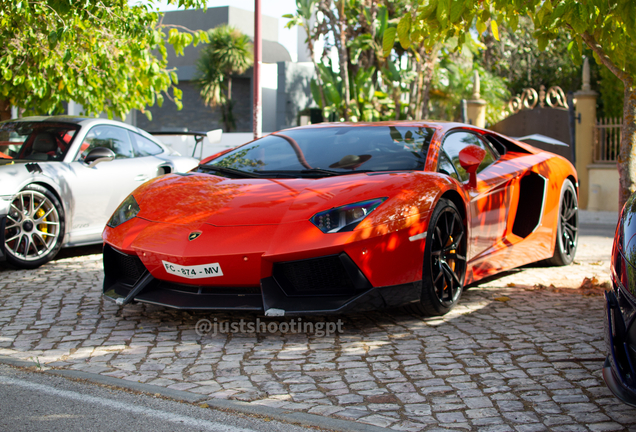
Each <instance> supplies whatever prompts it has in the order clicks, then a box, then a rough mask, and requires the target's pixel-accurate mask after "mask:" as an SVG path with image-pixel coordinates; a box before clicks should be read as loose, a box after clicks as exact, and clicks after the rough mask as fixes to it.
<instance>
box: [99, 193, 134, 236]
mask: <svg viewBox="0 0 636 432" xmlns="http://www.w3.org/2000/svg"><path fill="white" fill-rule="evenodd" d="M137 213H139V204H137V201H135V197H133V196H132V195H128V198H126V199H125V200H124V202H122V203H121V204H120V205H119V207H117V210H115V213H113V215H112V216H111V218H110V220H109V221H108V224H107V225H108V226H109V227H111V228H115V227H116V226H119V225H121V224H123V223H124V222H126V221H129V220H131V219H132V218H134V217H135V216H137Z"/></svg>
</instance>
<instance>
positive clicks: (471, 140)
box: [442, 132, 495, 181]
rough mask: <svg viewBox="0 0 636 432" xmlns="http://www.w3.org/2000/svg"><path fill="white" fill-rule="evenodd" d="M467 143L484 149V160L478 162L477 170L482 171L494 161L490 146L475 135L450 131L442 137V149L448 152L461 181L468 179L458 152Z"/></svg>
mask: <svg viewBox="0 0 636 432" xmlns="http://www.w3.org/2000/svg"><path fill="white" fill-rule="evenodd" d="M469 145H475V146H477V147H480V148H482V149H484V150H485V151H486V156H485V157H484V160H483V161H482V162H481V164H479V168H478V169H477V172H480V171H482V170H483V169H484V168H486V167H487V166H489V165H490V164H492V163H493V162H494V161H495V158H494V156H493V154H492V152H491V150H490V148H489V147H488V146H487V145H486V143H485V142H483V141H482V140H481V139H480V138H479V137H478V136H477V135H475V134H472V133H470V132H452V133H451V134H449V135H448V136H447V137H446V138H445V139H444V144H443V146H442V147H443V149H444V151H445V152H446V154H448V156H449V157H450V159H451V162H452V163H453V166H454V167H455V169H456V170H457V174H459V177H460V178H461V180H462V181H466V180H468V173H467V172H466V170H464V168H462V166H461V165H460V163H459V152H460V151H462V149H463V148H464V147H466V146H469Z"/></svg>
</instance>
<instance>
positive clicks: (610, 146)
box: [594, 118, 622, 164]
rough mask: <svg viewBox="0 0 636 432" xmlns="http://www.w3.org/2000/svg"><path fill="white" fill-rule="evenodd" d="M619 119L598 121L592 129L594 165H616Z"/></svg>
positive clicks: (620, 124)
mask: <svg viewBox="0 0 636 432" xmlns="http://www.w3.org/2000/svg"><path fill="white" fill-rule="evenodd" d="M621 126H622V120H621V119H619V118H604V119H598V120H597V122H596V127H595V128H594V163H601V164H602V163H607V164H610V163H614V164H615V163H616V161H617V160H618V153H619V152H620V148H621Z"/></svg>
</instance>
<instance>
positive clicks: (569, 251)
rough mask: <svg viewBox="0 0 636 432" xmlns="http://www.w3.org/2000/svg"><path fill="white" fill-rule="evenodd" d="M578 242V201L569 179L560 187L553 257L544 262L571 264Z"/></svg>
mask: <svg viewBox="0 0 636 432" xmlns="http://www.w3.org/2000/svg"><path fill="white" fill-rule="evenodd" d="M578 240H579V201H578V198H577V196H576V189H574V185H573V184H572V182H571V181H570V180H569V179H565V181H564V182H563V185H562V186H561V197H560V198H559V220H558V222H557V235H556V240H555V242H554V243H555V244H554V255H552V258H548V259H547V260H546V261H545V262H546V264H548V265H551V266H566V265H570V264H572V262H573V261H574V255H576V247H577V246H578Z"/></svg>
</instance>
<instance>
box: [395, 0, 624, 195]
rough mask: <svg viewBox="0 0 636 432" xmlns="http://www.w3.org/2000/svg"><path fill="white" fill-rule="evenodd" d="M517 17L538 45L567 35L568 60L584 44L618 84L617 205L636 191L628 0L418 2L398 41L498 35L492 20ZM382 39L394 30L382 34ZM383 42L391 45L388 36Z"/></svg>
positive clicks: (578, 55)
mask: <svg viewBox="0 0 636 432" xmlns="http://www.w3.org/2000/svg"><path fill="white" fill-rule="evenodd" d="M521 16H529V17H530V18H532V21H533V24H534V28H535V32H534V34H533V36H534V37H535V38H537V40H538V46H539V49H541V50H543V49H545V47H546V46H547V45H548V43H549V42H550V41H551V40H554V39H555V38H556V37H557V36H558V35H559V32H560V31H561V30H563V29H565V30H566V31H567V32H568V34H569V36H570V42H569V44H568V51H569V53H570V56H571V58H572V59H573V60H574V61H575V62H576V63H577V64H580V63H581V59H582V53H583V47H584V45H587V46H588V47H589V48H590V49H591V50H592V51H593V52H594V58H595V60H596V62H597V63H601V64H603V65H604V66H606V67H607V69H609V70H610V71H611V72H612V73H613V74H614V75H615V76H616V77H617V78H618V79H619V80H620V81H622V83H623V86H624V97H623V128H622V139H621V150H620V155H619V158H618V172H619V176H620V193H619V204H620V205H621V206H622V205H623V204H624V203H625V201H626V200H627V198H628V197H629V195H630V194H631V193H634V192H636V57H635V56H634V52H635V51H636V8H635V7H634V1H633V0H608V1H598V0H512V1H511V0H480V1H478V2H476V1H474V0H453V1H445V0H419V1H418V7H417V8H414V9H413V10H412V11H409V12H408V13H406V14H405V15H404V16H403V17H402V19H401V20H403V21H404V24H403V25H402V27H403V28H404V29H407V30H405V31H403V32H402V33H403V35H406V36H403V37H404V39H408V41H409V42H410V43H414V44H416V45H424V46H431V45H432V44H433V42H437V41H439V40H445V39H447V38H449V37H457V38H458V41H459V42H460V44H461V43H463V42H464V41H465V40H466V38H467V37H470V36H469V32H470V31H471V28H473V26H475V27H476V28H477V32H478V33H479V34H480V35H481V34H484V32H485V31H486V29H487V27H488V25H490V29H491V32H492V34H493V36H494V37H495V38H496V39H499V25H498V23H502V22H507V23H508V25H509V26H510V28H511V29H512V30H513V31H514V30H516V28H517V26H518V24H519V19H520V17H521ZM385 38H389V39H395V34H393V35H390V34H388V33H387V32H385ZM387 43H392V40H389V41H388V42H387Z"/></svg>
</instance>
